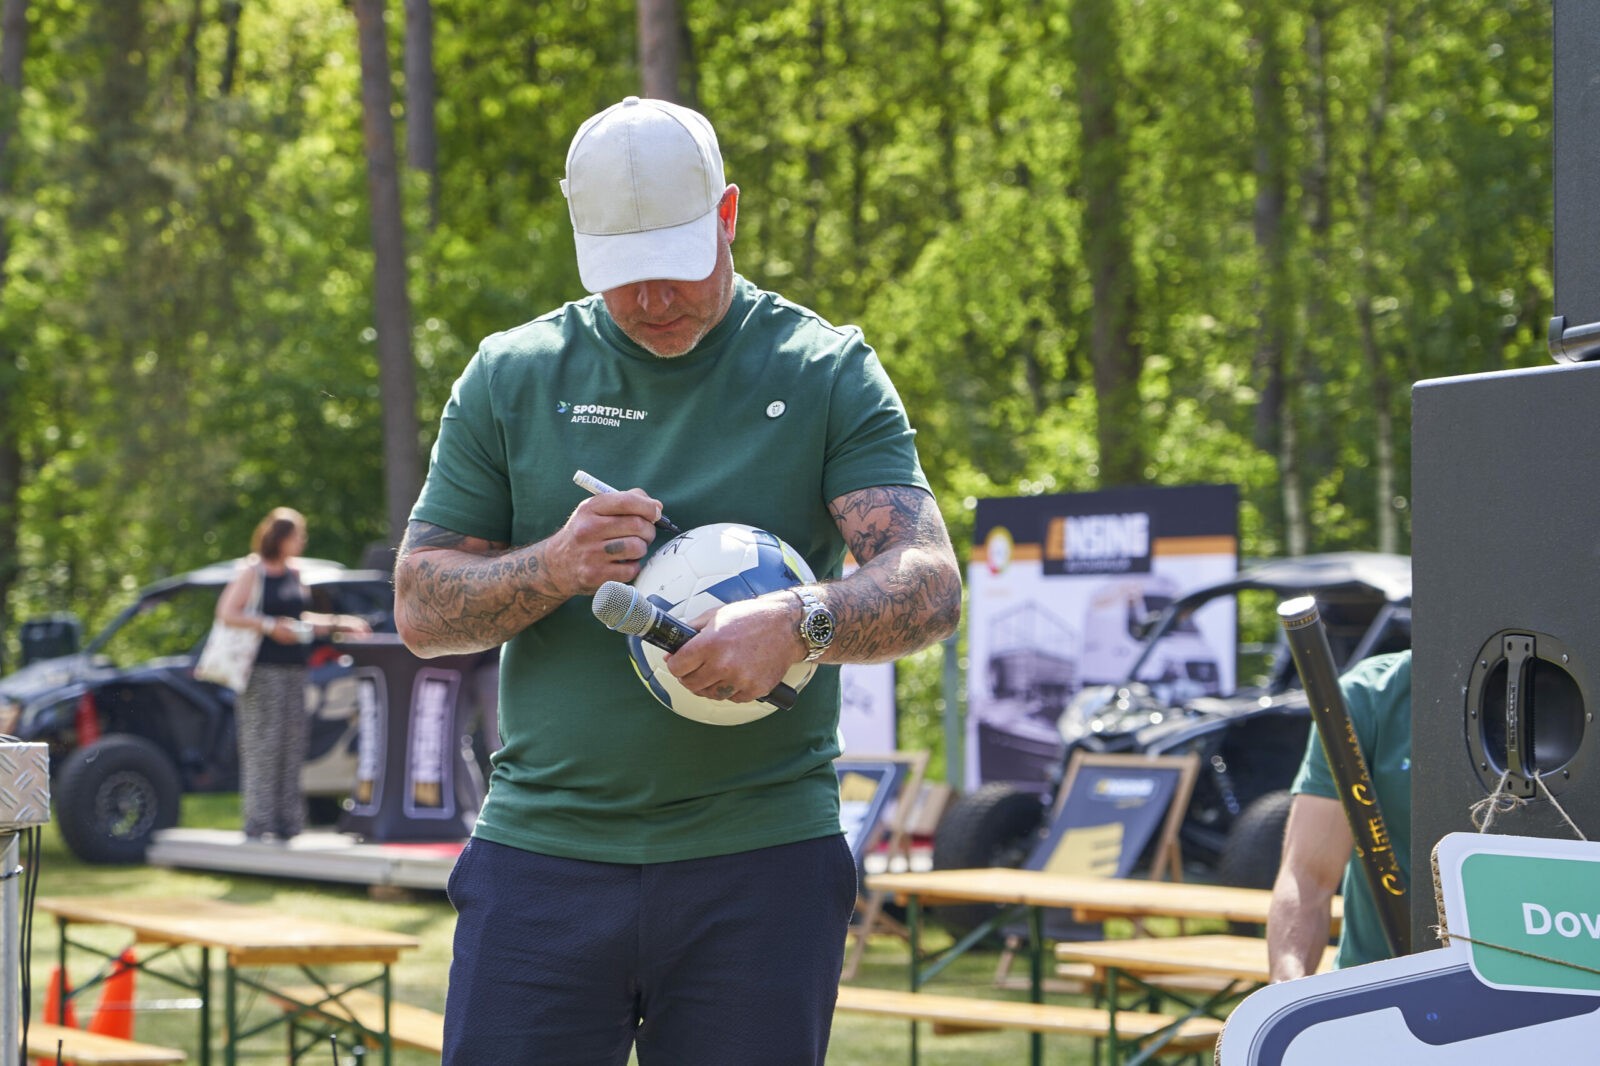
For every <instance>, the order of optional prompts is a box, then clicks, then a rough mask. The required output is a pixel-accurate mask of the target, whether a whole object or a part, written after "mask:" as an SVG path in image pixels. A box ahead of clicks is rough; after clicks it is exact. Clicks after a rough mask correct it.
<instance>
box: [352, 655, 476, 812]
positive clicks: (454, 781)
mask: <svg viewBox="0 0 1600 1066" xmlns="http://www.w3.org/2000/svg"><path fill="white" fill-rule="evenodd" d="M342 650H343V651H345V652H346V653H348V654H349V656H350V658H351V659H352V660H353V662H354V665H355V674H354V676H355V678H356V684H357V686H358V693H359V695H358V699H359V700H360V715H361V721H360V746H361V750H360V754H359V756H358V761H357V769H356V781H355V785H354V787H353V788H352V789H351V797H350V804H349V806H348V807H347V809H346V810H345V812H344V814H343V815H342V816H341V817H340V819H339V829H340V830H341V831H343V832H347V833H355V834H358V835H359V836H361V837H363V838H364V839H366V840H371V841H379V842H384V841H388V842H401V841H406V842H439V841H453V840H462V839H465V838H466V837H467V836H469V835H470V834H471V832H472V826H473V823H474V822H475V821H476V820H477V816H478V809H479V807H480V806H481V805H482V803H483V796H484V784H483V775H482V773H481V772H480V771H479V769H478V764H477V760H476V759H475V757H474V756H473V747H472V726H473V719H474V717H475V714H474V703H473V683H474V676H475V674H476V673H477V672H478V670H479V669H481V668H482V666H483V663H484V658H483V656H482V655H450V656H444V657H442V658H438V659H420V658H418V657H417V656H416V655H413V654H412V653H411V652H410V651H409V650H408V649H407V648H406V647H405V645H404V644H402V643H400V639H399V638H398V637H396V636H394V635H393V634H386V633H379V634H374V635H373V636H372V637H370V638H368V639H363V640H359V641H351V642H349V643H348V644H345V645H343V647H342Z"/></svg>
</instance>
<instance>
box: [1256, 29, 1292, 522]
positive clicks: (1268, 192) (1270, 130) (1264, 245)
mask: <svg viewBox="0 0 1600 1066" xmlns="http://www.w3.org/2000/svg"><path fill="white" fill-rule="evenodd" d="M1252 14H1253V20H1252V25H1251V27H1250V31H1251V38H1252V41H1253V43H1254V45H1255V49H1256V65H1255V70H1254V74H1253V77H1252V79H1251V83H1250V99H1251V105H1252V110H1253V112H1254V115H1255V143H1254V146H1253V151H1252V158H1251V169H1252V171H1253V173H1254V177H1255V183H1256V190H1255V209H1254V225H1255V230H1254V232H1255V245H1256V256H1257V258H1258V261H1259V263H1260V269H1259V270H1258V271H1257V273H1256V278H1255V281H1254V283H1253V285H1252V288H1253V290H1254V293H1255V298H1256V351H1255V358H1254V368H1255V375H1254V376H1255V380H1256V383H1257V384H1256V387H1257V394H1258V395H1259V397H1260V402H1259V403H1257V405H1256V410H1255V419H1256V425H1255V438H1256V446H1257V447H1259V448H1261V449H1262V450H1263V451H1267V452H1270V453H1271V454H1272V455H1273V456H1275V457H1276V460H1277V466H1278V483H1279V485H1280V486H1285V487H1286V486H1289V485H1291V484H1293V483H1294V481H1295V465H1296V464H1295V459H1294V456H1293V454H1292V453H1291V452H1290V451H1289V450H1288V449H1289V448H1290V447H1291V446H1292V442H1293V440H1294V434H1293V433H1292V432H1290V433H1289V434H1287V435H1285V434H1284V432H1283V428H1284V425H1285V415H1286V406H1287V400H1286V397H1287V395H1288V392H1287V389H1288V382H1289V380H1290V378H1291V377H1292V372H1291V370H1290V360H1291V356H1292V352H1291V346H1292V344H1293V335H1294V329H1293V321H1294V304H1295V300H1294V285H1293V280H1292V279H1293V270H1292V256H1291V251H1290V250H1291V247H1292V243H1293V242H1292V238H1291V228H1290V226H1289V225H1288V222H1287V220H1286V218H1285V205H1286V204H1287V203H1288V200H1289V164H1288V159H1289V153H1290V148H1289V116H1288V106H1287V102H1286V101H1285V99H1284V90H1285V86H1284V64H1283V58H1284V57H1283V42H1282V37H1281V33H1282V26H1281V23H1280V21H1279V17H1278V15H1277V13H1276V9H1275V8H1273V7H1271V6H1270V5H1262V6H1258V7H1255V8H1253V9H1252ZM1291 509H1292V498H1291V497H1290V495H1289V494H1288V492H1287V491H1286V490H1280V493H1279V497H1278V521H1279V523H1280V524H1281V529H1282V533H1283V536H1284V537H1285V539H1286V540H1287V537H1288V525H1289V514H1290V512H1291Z"/></svg>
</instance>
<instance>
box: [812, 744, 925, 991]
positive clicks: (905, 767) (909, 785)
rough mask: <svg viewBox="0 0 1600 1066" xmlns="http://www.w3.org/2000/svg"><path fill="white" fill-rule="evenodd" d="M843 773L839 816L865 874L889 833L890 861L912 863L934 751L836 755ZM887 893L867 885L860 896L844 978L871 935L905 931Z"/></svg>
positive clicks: (836, 764)
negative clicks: (887, 906) (887, 903)
mask: <svg viewBox="0 0 1600 1066" xmlns="http://www.w3.org/2000/svg"><path fill="white" fill-rule="evenodd" d="M833 765H834V769H835V770H836V771H837V772H838V774H839V821H840V824H841V827H842V828H843V829H844V834H845V840H846V841H847V842H848V843H849V845H850V854H851V855H853V856H855V860H856V873H857V876H858V877H859V876H860V875H861V874H862V873H864V871H865V869H866V857H867V854H868V853H869V852H871V851H872V850H873V849H874V848H875V847H876V846H877V844H878V843H879V842H880V841H881V840H883V839H884V837H885V836H887V837H888V847H887V849H886V851H887V854H886V860H887V863H888V865H889V866H890V867H891V868H893V867H894V866H895V864H896V863H903V864H907V865H909V863H910V858H911V855H910V848H909V836H910V833H909V831H908V830H909V826H910V822H911V814H912V811H913V810H914V808H915V807H916V803H917V794H918V792H919V791H920V790H921V788H922V775H923V772H924V771H925V770H926V769H927V766H928V753H927V752H925V751H918V752H892V753H889V754H886V755H855V756H848V757H845V758H840V759H835V760H834V763H833ZM883 903H884V894H883V893H882V892H867V891H865V890H862V891H861V892H860V893H859V895H858V896H857V899H856V913H855V916H854V918H853V919H852V920H851V923H850V936H851V937H852V938H854V941H855V943H854V944H853V945H852V946H851V948H850V951H849V953H848V954H847V955H846V958H845V966H844V974H843V976H844V979H846V980H849V979H850V978H851V977H853V976H854V975H855V970H856V967H857V966H858V965H860V962H861V956H862V955H863V954H865V953H866V949H867V938H868V937H869V936H871V935H872V934H874V933H884V932H886V933H891V934H893V935H895V936H904V935H905V929H904V927H903V926H902V925H901V924H900V923H899V922H897V921H895V920H894V919H893V918H891V917H890V916H889V915H888V914H885V913H884V909H883Z"/></svg>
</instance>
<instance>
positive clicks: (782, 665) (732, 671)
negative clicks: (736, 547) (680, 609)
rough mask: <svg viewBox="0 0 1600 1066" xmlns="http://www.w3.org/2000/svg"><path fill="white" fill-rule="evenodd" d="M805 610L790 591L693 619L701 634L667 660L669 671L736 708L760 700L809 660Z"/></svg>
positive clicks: (698, 691) (690, 621)
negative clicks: (803, 628)
mask: <svg viewBox="0 0 1600 1066" xmlns="http://www.w3.org/2000/svg"><path fill="white" fill-rule="evenodd" d="M799 606H800V601H799V600H797V599H796V598H795V595H794V593H792V592H789V591H787V590H785V591H783V592H774V593H769V594H767V595H765V596H758V597H756V598H755V599H750V600H735V601H734V602H733V603H726V604H723V605H722V606H720V607H717V608H715V609H713V610H710V611H705V612H703V613H701V614H699V615H697V616H695V617H694V618H691V619H687V620H686V621H687V623H688V625H689V626H690V627H692V628H694V629H697V630H699V633H697V634H696V635H695V637H694V638H693V639H691V640H690V641H689V643H687V644H685V645H684V646H683V647H681V648H679V649H678V650H677V651H675V652H673V653H672V654H671V655H668V656H667V659H666V662H667V669H668V670H670V671H672V676H674V677H676V678H677V679H678V680H679V681H681V682H682V683H683V686H684V687H685V688H687V689H688V690H689V691H690V692H693V693H695V694H696V695H698V696H705V697H707V698H709V699H713V700H728V701H731V702H733V703H749V702H751V701H752V700H759V699H760V698H761V697H763V696H765V695H766V694H767V693H769V692H771V691H772V690H773V689H774V688H776V687H777V686H778V682H780V681H782V680H783V675H784V674H787V673H788V672H789V668H790V667H791V666H793V665H794V664H795V663H797V662H800V661H801V660H803V659H804V658H805V657H806V649H805V642H804V641H802V640H801V639H800V611H799Z"/></svg>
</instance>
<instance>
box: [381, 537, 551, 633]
mask: <svg viewBox="0 0 1600 1066" xmlns="http://www.w3.org/2000/svg"><path fill="white" fill-rule="evenodd" d="M567 598H568V597H567V594H565V593H563V592H561V591H559V590H558V589H556V588H555V587H554V585H553V583H552V582H551V581H550V579H549V575H548V574H547V573H546V572H545V568H544V566H543V560H542V558H541V554H540V551H539V545H537V544H534V545H528V546H525V547H521V548H511V547H509V546H508V545H506V544H502V543H497V542H494V541H486V540H480V539H478V538H476V537H466V536H463V535H461V534H459V533H455V532H452V531H450V530H447V529H441V528H440V527H438V526H434V525H429V524H428V523H425V522H413V523H411V525H410V527H409V528H408V529H407V530H406V539H405V543H403V544H402V545H401V546H400V557H399V560H398V561H397V563H396V565H395V621H396V625H397V628H398V629H399V630H400V633H401V636H402V637H403V639H404V640H405V643H406V646H407V647H409V648H411V650H412V651H414V652H416V653H417V654H419V655H423V656H432V655H446V654H450V653H452V652H473V651H482V650H484V649H485V648H492V647H494V646H496V645H497V644H502V643H504V642H505V641H506V640H508V639H510V638H511V637H513V636H515V635H516V634H517V633H520V632H521V631H522V630H524V629H526V628H527V627H528V626H530V625H532V624H533V623H534V622H537V621H538V620H539V619H541V618H543V617H544V616H545V615H547V614H549V613H550V612H551V611H553V610H555V608H556V607H558V606H559V605H560V604H561V603H562V602H564V601H565V600H566V599H567Z"/></svg>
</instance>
